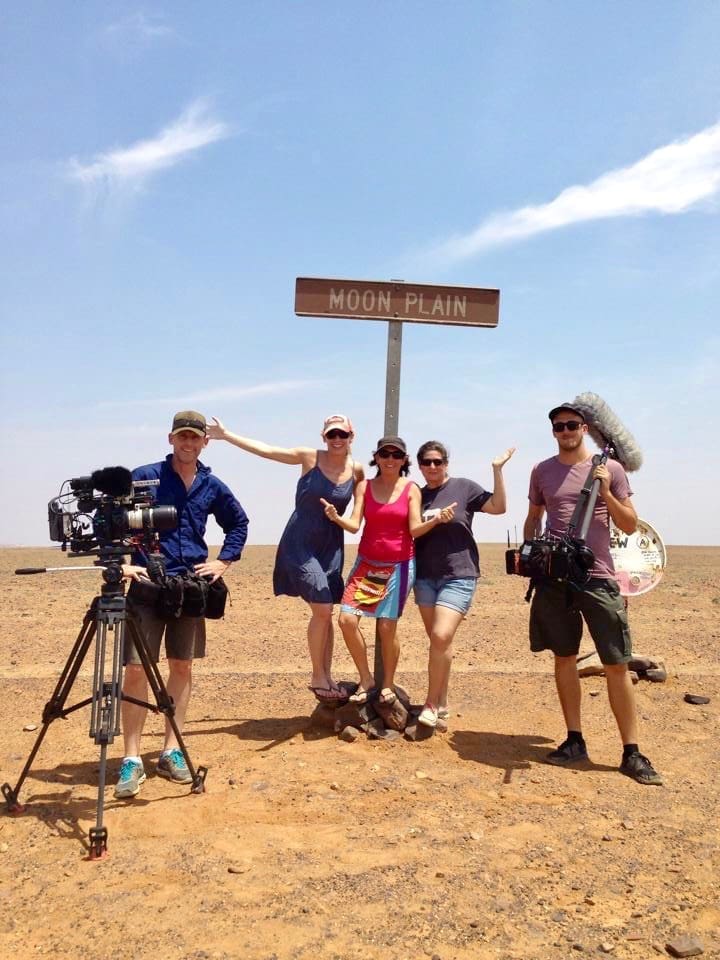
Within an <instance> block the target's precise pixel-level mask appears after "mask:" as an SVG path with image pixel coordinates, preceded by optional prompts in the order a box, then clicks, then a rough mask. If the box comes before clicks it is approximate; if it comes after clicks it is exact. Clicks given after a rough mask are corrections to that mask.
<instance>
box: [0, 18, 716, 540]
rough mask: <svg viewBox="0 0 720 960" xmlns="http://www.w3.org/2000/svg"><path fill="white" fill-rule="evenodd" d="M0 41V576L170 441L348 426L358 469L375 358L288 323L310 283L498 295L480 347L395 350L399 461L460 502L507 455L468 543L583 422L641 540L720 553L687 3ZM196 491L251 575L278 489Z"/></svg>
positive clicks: (706, 244) (220, 465)
mask: <svg viewBox="0 0 720 960" xmlns="http://www.w3.org/2000/svg"><path fill="white" fill-rule="evenodd" d="M2 35H3V48H4V61H5V62H4V66H3V68H2V76H1V78H0V80H1V82H0V104H1V112H0V122H1V123H2V129H1V130H0V134H1V135H0V190H1V191H2V195H1V196H0V217H1V218H2V222H1V224H0V226H1V228H2V235H3V237H4V238H5V252H4V255H3V257H2V262H1V264H0V270H1V271H2V283H1V284H0V311H1V315H2V333H1V337H2V342H1V346H2V361H1V362H2V404H3V409H4V410H5V411H6V414H8V415H9V417H8V422H7V424H6V431H7V432H8V433H9V439H10V454H11V456H10V459H9V462H8V463H7V464H6V468H5V470H4V471H3V476H2V481H1V482H2V503H3V516H2V521H0V542H2V543H4V544H11V543H14V544H44V543H46V542H47V525H46V503H47V501H48V500H49V499H50V498H51V497H52V496H54V495H55V494H56V492H57V490H58V489H59V487H60V484H61V482H62V481H63V480H64V479H65V478H67V477H69V476H77V475H78V474H85V473H89V472H91V471H92V470H93V469H96V468H98V467H101V466H105V465H107V464H111V463H112V464H115V463H119V464H125V465H127V466H135V465H137V464H139V463H143V462H147V461H150V460H157V459H160V458H161V457H162V456H164V455H165V453H166V452H167V440H166V435H167V431H168V427H169V422H170V419H171V417H172V413H173V412H174V411H175V410H177V409H181V408H184V407H195V408H198V409H200V410H202V411H204V412H205V413H206V414H207V415H208V416H210V415H212V414H215V415H217V416H219V417H221V418H222V419H223V420H224V421H225V422H226V423H227V424H228V425H229V426H230V427H232V428H233V429H235V430H236V431H237V432H239V433H242V434H245V435H246V436H251V437H258V438H260V439H264V440H267V441H269V442H273V443H277V444H282V445H296V444H303V445H314V444H315V443H317V442H319V429H320V424H321V423H322V420H323V418H324V417H325V416H326V415H327V414H329V413H332V412H336V411H341V412H346V413H348V414H349V415H350V416H351V417H352V418H353V420H354V421H355V424H356V429H357V440H356V444H355V453H356V456H357V457H358V459H362V460H366V459H367V458H368V455H369V453H370V451H371V450H372V449H373V447H374V444H375V442H376V440H377V439H378V437H379V436H380V435H381V434H382V432H383V410H384V401H385V397H384V391H385V358H386V342H387V328H386V324H384V323H382V322H370V321H367V322H365V321H354V320H332V319H325V320H320V319H313V318H300V317H295V316H294V314H293V296H294V282H295V278H296V277H297V276H321V277H351V278H352V277H356V278H367V279H378V280H385V279H389V278H398V277H399V278H403V279H405V280H408V281H418V282H425V283H440V284H463V285H469V286H487V287H499V288H500V290H501V305H500V324H499V326H498V328H497V329H495V330H488V329H465V328H460V329H457V328H443V327H441V326H426V325H420V324H406V325H405V327H404V331H403V368H402V384H401V402H400V431H401V434H402V435H403V436H404V437H405V438H406V439H407V441H408V443H409V445H410V447H411V449H413V450H414V449H417V446H419V444H420V443H421V442H423V441H424V440H426V439H428V438H437V439H440V440H443V441H445V442H446V443H447V445H448V446H449V447H450V450H451V454H452V463H451V469H452V472H453V473H455V474H456V475H464V476H469V477H472V478H474V479H477V480H478V481H479V482H480V483H484V484H489V483H490V480H491V476H492V474H491V470H490V466H489V464H490V460H491V459H492V457H493V456H494V455H495V454H497V453H499V452H500V451H502V450H503V449H504V448H505V447H507V446H509V445H514V446H516V447H517V448H518V449H517V454H516V455H515V457H514V458H513V460H511V461H510V462H509V463H508V465H507V467H506V477H507V484H508V491H509V509H508V513H507V515H506V517H505V518H502V517H501V518H488V517H482V518H480V519H479V520H478V521H477V523H476V528H475V532H476V536H477V538H478V539H479V540H501V539H503V538H504V536H505V530H506V528H507V527H508V526H509V527H510V529H511V530H512V529H513V527H514V526H517V527H518V528H520V527H521V525H522V521H523V519H524V517H525V513H526V505H527V500H526V497H527V484H528V477H529V473H530V469H531V467H532V465H533V464H534V463H535V462H537V461H538V460H540V459H543V458H545V457H547V456H550V455H551V454H552V453H553V452H554V451H555V444H554V441H553V439H552V436H551V434H550V431H549V425H548V421H547V410H548V409H549V408H550V407H551V406H553V405H555V404H556V403H557V402H559V401H562V400H566V399H568V398H572V397H574V396H575V395H576V394H578V393H581V392H585V391H588V390H590V391H594V392H596V393H598V394H599V395H600V396H601V397H602V398H603V399H604V400H605V401H606V402H607V403H608V404H609V405H610V406H611V407H612V409H613V410H614V411H615V412H616V414H617V415H618V416H619V417H620V419H621V420H622V421H623V422H624V423H625V424H626V426H627V427H628V428H629V429H630V430H631V431H632V432H633V434H634V435H635V436H636V438H637V440H638V441H639V443H640V445H641V446H642V448H643V451H644V455H645V463H644V465H643V467H642V469H641V470H640V471H638V472H637V473H635V474H633V475H632V476H631V483H632V486H633V490H634V494H635V504H636V507H637V509H638V513H639V515H640V516H641V517H642V518H643V519H645V520H647V521H648V522H650V523H651V524H653V525H654V526H655V527H656V528H657V529H658V530H659V531H660V533H661V534H662V535H663V537H664V539H665V541H666V542H667V543H669V544H718V543H720V519H718V518H719V517H720V510H718V508H717V502H718V483H719V479H718V478H719V477H720V458H719V456H718V453H717V449H718V443H717V438H716V434H717V426H718V417H717V410H718V403H719V402H720V396H719V391H718V379H719V377H718V374H719V372H720V369H719V368H720V363H719V361H718V355H719V347H720V332H719V331H718V316H719V308H718V304H719V303H720V216H719V214H720V57H718V55H717V51H718V50H720V5H719V4H718V3H717V2H693V3H685V2H673V0H667V2H663V3H662V4H660V3H657V2H635V3H632V4H627V3H624V2H623V3H615V2H606V3H603V4H590V3H585V4H579V3H575V2H563V0H556V2H552V3H550V2H536V3H528V2H525V3H514V2H507V0H503V2H449V3H441V2H439V0H438V2H432V3H431V2H391V0H385V2H382V3H380V2H365V3H362V4H360V3H357V4H347V3H337V2H334V3H330V2H312V0H308V2H304V3H300V2H272V0H265V2H263V3H259V2H255V3H243V2H232V3H231V2H224V3H223V2H212V0H208V2H207V3H204V4H196V3H187V2H177V0H175V2H173V3H169V2H168V3H154V4H138V5H135V4H133V3H127V2H123V3H119V2H118V3H111V2H108V3H99V2H98V3H89V2H85V3H82V2H80V3H76V4H57V3H55V2H46V3H42V2H32V0H30V2H28V0H23V2H22V3H21V2H13V0H8V2H7V3H6V5H5V7H4V14H3V18H2ZM205 459H206V462H208V463H209V464H210V465H211V466H212V467H213V469H214V470H215V472H216V473H218V475H219V476H221V477H222V478H223V479H225V480H226V481H227V482H228V483H229V484H230V485H231V486H232V487H233V488H234V489H235V491H236V492H237V494H238V496H239V498H240V499H241V501H242V502H243V504H244V506H245V507H246V509H247V511H248V513H249V514H250V518H251V526H250V542H253V543H273V542H276V541H277V539H278V537H279V534H280V532H281V531H282V527H283V525H284V523H285V521H286V519H287V516H288V515H289V513H290V510H291V506H292V500H293V494H294V487H295V482H296V479H297V477H296V471H295V468H290V467H287V466H283V465H279V464H272V463H268V462H265V461H262V460H259V459H257V458H254V457H251V456H249V455H247V454H243V453H241V452H240V451H238V450H236V449H234V448H230V447H228V446H226V445H222V444H218V443H213V444H211V445H210V447H209V449H208V451H207V454H206V457H205ZM415 476H417V471H416V472H415ZM211 539H212V540H214V541H217V539H218V537H217V536H216V535H214V534H213V535H211Z"/></svg>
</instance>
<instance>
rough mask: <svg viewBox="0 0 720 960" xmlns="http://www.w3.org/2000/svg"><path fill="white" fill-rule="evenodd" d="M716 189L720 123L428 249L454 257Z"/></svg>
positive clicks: (685, 201) (688, 202) (680, 203)
mask: <svg viewBox="0 0 720 960" xmlns="http://www.w3.org/2000/svg"><path fill="white" fill-rule="evenodd" d="M719 191H720V123H716V124H715V125H714V126H711V127H707V128H706V129H705V130H701V131H700V133H696V134H694V136H691V137H687V138H686V139H684V140H677V141H675V142H674V143H670V144H668V145H666V146H664V147H659V148H658V149H657V150H653V151H652V153H649V154H648V155H647V156H646V157H643V158H642V159H641V160H638V161H637V163H634V164H632V165H631V166H629V167H621V168H620V169H618V170H611V171H610V172H609V173H605V174H603V175H602V176H600V177H598V178H597V179H596V180H593V181H592V182H591V183H589V184H587V185H574V186H571V187H567V188H566V189H565V190H563V191H562V192H561V193H559V194H558V196H557V197H555V199H554V200H551V201H550V202H549V203H544V204H539V205H536V206H528V207H521V208H520V209H518V210H513V211H509V212H505V213H497V214H493V215H492V216H490V217H488V218H487V219H486V220H484V221H483V222H482V223H481V224H480V225H479V226H478V227H477V228H476V229H475V230H473V231H472V232H471V233H468V234H465V235H458V236H454V237H450V238H449V239H448V240H446V241H444V242H443V243H441V244H439V245H437V246H436V247H435V248H434V249H432V250H431V251H429V254H428V256H429V257H432V258H433V259H436V260H437V259H440V260H444V261H445V262H455V261H459V260H464V259H467V258H468V257H471V256H473V255H475V254H477V253H480V252H482V251H483V250H487V249H489V248H491V247H496V246H498V245H500V244H503V243H510V242H512V241H514V240H521V239H523V238H525V237H531V236H533V235H534V234H538V233H544V232H546V231H548V230H557V229H559V228H560V227H566V226H569V225H570V224H573V223H582V222H584V221H589V220H602V219H607V218H610V217H622V216H638V215H640V214H645V213H664V214H677V213H683V212H684V211H686V210H689V209H690V208H691V207H694V206H697V205H698V204H699V203H701V202H702V201H706V200H709V199H710V198H712V197H714V196H715V195H716V194H718V192H719Z"/></svg>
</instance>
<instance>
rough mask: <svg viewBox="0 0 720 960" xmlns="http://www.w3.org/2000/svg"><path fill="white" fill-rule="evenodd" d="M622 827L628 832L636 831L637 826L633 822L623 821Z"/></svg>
mask: <svg viewBox="0 0 720 960" xmlns="http://www.w3.org/2000/svg"><path fill="white" fill-rule="evenodd" d="M622 825H623V827H624V828H625V829H626V830H634V829H635V824H634V823H633V822H632V820H623V822H622Z"/></svg>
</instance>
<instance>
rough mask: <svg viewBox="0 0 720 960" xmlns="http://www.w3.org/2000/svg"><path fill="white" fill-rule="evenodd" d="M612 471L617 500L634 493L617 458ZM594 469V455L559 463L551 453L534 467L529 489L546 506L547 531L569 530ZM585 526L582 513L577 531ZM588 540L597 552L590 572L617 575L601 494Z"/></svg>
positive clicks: (534, 500) (611, 462)
mask: <svg viewBox="0 0 720 960" xmlns="http://www.w3.org/2000/svg"><path fill="white" fill-rule="evenodd" d="M606 466H607V468H608V470H609V471H610V491H611V493H612V495H613V496H614V497H616V498H617V499H618V500H627V499H628V497H631V496H632V490H631V489H630V484H629V482H628V478H627V476H626V474H625V471H624V470H623V468H622V466H621V465H620V464H619V463H618V462H617V460H608V461H607V464H606ZM592 469H593V463H592V458H591V457H588V459H587V460H583V462H582V463H575V464H572V465H568V464H565V463H560V461H559V460H558V458H557V457H550V459H549V460H543V461H542V462H541V463H538V464H536V465H535V466H534V467H533V471H532V473H531V474H530V492H529V493H528V499H529V500H530V503H532V504H534V505H535V506H536V507H545V510H546V511H547V523H546V526H545V532H546V533H549V534H552V535H553V536H556V537H559V536H563V535H564V534H565V533H567V528H568V524H569V523H570V518H571V517H572V515H573V511H574V510H575V505H576V503H577V499H578V496H579V495H580V491H581V490H582V488H583V485H584V483H585V481H586V480H587V476H588V472H589V471H591V470H592ZM581 526H582V517H581V519H580V522H579V523H578V529H577V530H576V533H579V531H580V527H581ZM585 542H586V543H587V545H588V546H589V547H590V549H591V550H592V552H593V553H594V554H595V563H594V565H593V568H592V570H591V571H590V575H591V576H592V577H603V578H605V579H608V578H609V579H613V580H614V579H615V567H614V566H613V562H612V557H611V556H610V515H609V514H608V508H607V505H606V504H605V501H604V500H603V499H602V497H601V496H600V495H599V494H598V498H597V500H596V501H595V509H594V510H593V515H592V520H591V521H590V526H589V527H588V531H587V536H586V537H585Z"/></svg>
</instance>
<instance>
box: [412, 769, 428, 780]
mask: <svg viewBox="0 0 720 960" xmlns="http://www.w3.org/2000/svg"><path fill="white" fill-rule="evenodd" d="M415 776H416V777H417V778H418V780H428V779H429V778H430V774H429V773H426V772H425V770H416V771H415Z"/></svg>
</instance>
